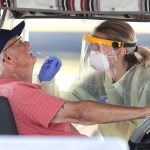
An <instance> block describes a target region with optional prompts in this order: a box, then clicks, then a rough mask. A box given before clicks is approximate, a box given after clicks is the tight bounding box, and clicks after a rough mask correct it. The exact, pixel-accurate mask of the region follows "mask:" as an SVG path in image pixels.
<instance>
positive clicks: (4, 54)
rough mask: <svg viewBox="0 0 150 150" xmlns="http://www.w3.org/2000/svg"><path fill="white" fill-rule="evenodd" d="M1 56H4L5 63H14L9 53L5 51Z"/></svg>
mask: <svg viewBox="0 0 150 150" xmlns="http://www.w3.org/2000/svg"><path fill="white" fill-rule="evenodd" d="M1 55H2V58H3V62H7V63H9V64H11V63H12V59H11V57H10V56H9V55H8V53H7V52H6V51H3V52H2V54H1Z"/></svg>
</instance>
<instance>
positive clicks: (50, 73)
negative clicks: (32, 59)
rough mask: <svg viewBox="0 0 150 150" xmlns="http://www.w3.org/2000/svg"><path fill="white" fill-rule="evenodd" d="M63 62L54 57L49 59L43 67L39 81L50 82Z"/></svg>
mask: <svg viewBox="0 0 150 150" xmlns="http://www.w3.org/2000/svg"><path fill="white" fill-rule="evenodd" d="M61 65H62V62H61V60H60V59H59V58H57V57H55V56H53V57H50V58H48V59H47V60H46V61H45V62H44V64H43V65H42V67H41V70H40V73H39V76H38V77H39V80H40V82H42V81H50V80H51V79H52V78H53V77H54V76H55V75H56V73H57V72H58V71H59V69H60V68H61Z"/></svg>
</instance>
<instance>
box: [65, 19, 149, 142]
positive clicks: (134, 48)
mask: <svg viewBox="0 0 150 150" xmlns="http://www.w3.org/2000/svg"><path fill="white" fill-rule="evenodd" d="M149 66H150V50H149V49H148V48H146V47H141V46H139V45H137V38H136V34H135V32H134V30H133V28H132V27H131V26H130V25H129V24H128V23H126V22H124V21H104V22H102V23H101V24H100V25H99V26H97V27H96V28H95V30H94V31H93V33H92V34H85V35H84V36H83V43H82V50H81V60H80V70H79V76H78V78H77V81H76V82H75V83H74V84H73V85H72V87H71V88H70V89H69V91H68V92H67V94H66V95H65V96H63V98H65V99H68V100H70V99H71V100H73V101H82V100H84V99H90V100H94V101H99V102H102V103H110V104H119V105H124V106H145V105H149V103H150V68H149ZM118 113H120V112H118ZM97 115H98V114H97ZM108 117H109V116H108ZM140 122H141V120H132V121H124V122H119V123H112V124H103V125H99V126H98V128H99V130H100V132H101V134H102V135H103V136H120V137H122V138H124V139H126V140H128V139H129V137H130V135H131V134H132V133H133V131H134V130H135V128H136V127H137V126H138V125H139V123H140Z"/></svg>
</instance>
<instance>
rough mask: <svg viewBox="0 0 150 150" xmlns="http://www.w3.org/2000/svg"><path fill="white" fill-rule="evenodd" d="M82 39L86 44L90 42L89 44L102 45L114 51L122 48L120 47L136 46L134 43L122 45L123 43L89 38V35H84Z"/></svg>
mask: <svg viewBox="0 0 150 150" xmlns="http://www.w3.org/2000/svg"><path fill="white" fill-rule="evenodd" d="M83 39H84V40H85V41H87V42H90V43H94V44H103V45H106V46H111V47H113V48H114V49H117V48H122V47H135V46H136V43H124V42H118V41H112V40H106V39H100V38H96V37H94V36H91V35H90V34H84V36H83Z"/></svg>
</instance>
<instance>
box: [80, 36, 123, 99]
mask: <svg viewBox="0 0 150 150" xmlns="http://www.w3.org/2000/svg"><path fill="white" fill-rule="evenodd" d="M115 47H118V48H119V47H122V43H121V42H116V41H111V40H105V39H100V38H96V37H93V36H91V35H89V34H85V35H84V36H83V41H82V49H81V58H80V67H79V74H78V81H79V82H80V83H81V85H82V86H85V87H86V88H87V89H86V90H88V88H89V89H90V91H92V92H91V93H92V94H93V96H94V97H96V99H98V98H101V97H105V95H106V93H105V88H104V76H105V74H106V73H107V75H108V76H109V77H110V79H111V78H115V76H116V73H117V72H116V65H117V50H116V48H115ZM83 84H84V85H83ZM94 91H95V93H97V96H96V94H94Z"/></svg>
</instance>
